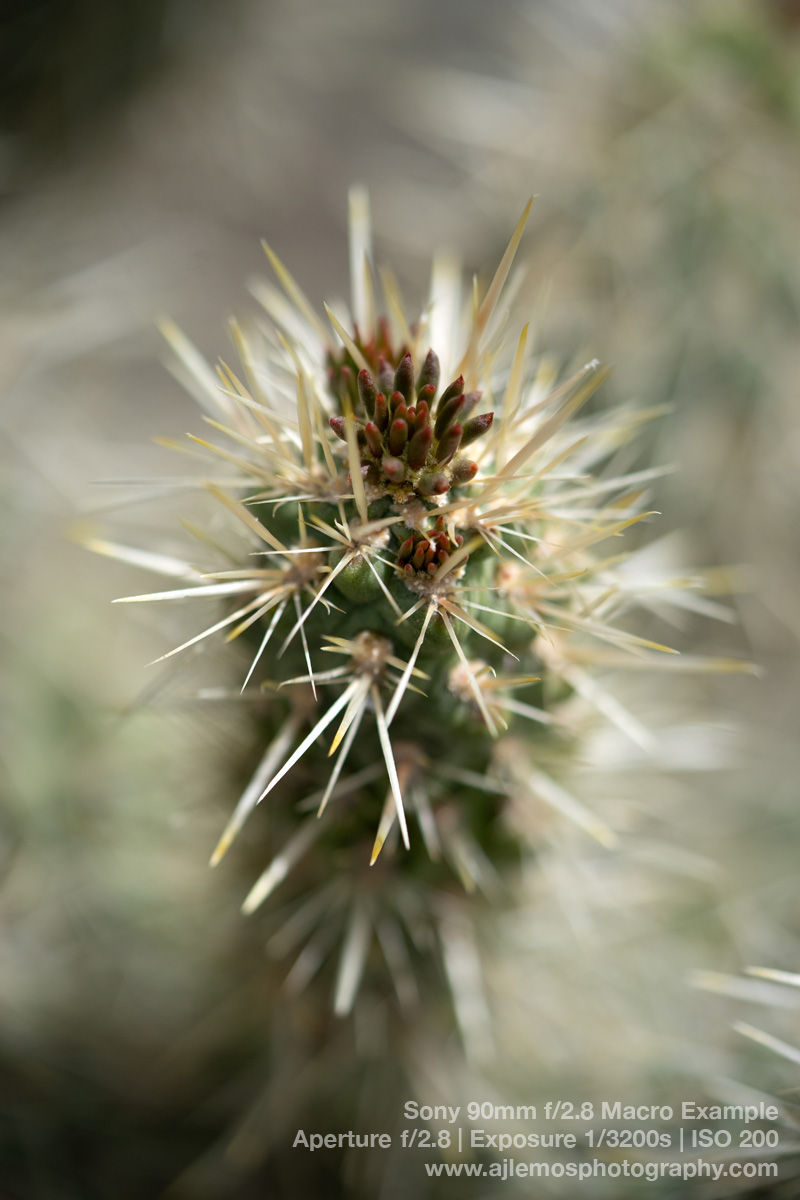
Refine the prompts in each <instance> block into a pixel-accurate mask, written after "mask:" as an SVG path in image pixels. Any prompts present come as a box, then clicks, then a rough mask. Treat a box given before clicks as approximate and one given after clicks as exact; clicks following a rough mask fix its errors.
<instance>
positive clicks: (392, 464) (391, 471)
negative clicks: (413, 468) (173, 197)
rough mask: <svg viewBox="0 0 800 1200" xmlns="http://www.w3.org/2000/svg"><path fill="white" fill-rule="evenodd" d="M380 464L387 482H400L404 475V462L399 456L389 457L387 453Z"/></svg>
mask: <svg viewBox="0 0 800 1200" xmlns="http://www.w3.org/2000/svg"><path fill="white" fill-rule="evenodd" d="M381 466H382V467H383V473H384V475H385V476H386V478H387V479H388V480H389V483H402V482H403V480H404V479H405V477H406V464H405V463H404V462H403V460H402V459H401V458H391V457H390V456H389V455H387V456H386V458H384V460H383V462H382V463H381Z"/></svg>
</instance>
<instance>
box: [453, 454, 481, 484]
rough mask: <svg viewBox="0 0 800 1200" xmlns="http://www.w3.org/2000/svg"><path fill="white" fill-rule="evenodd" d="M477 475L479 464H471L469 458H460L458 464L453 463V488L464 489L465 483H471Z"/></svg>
mask: <svg viewBox="0 0 800 1200" xmlns="http://www.w3.org/2000/svg"><path fill="white" fill-rule="evenodd" d="M477 474H478V464H477V463H476V462H470V461H469V459H468V458H460V459H459V460H458V462H455V463H453V466H452V468H451V470H450V478H451V479H452V481H453V487H463V486H464V484H465V483H470V482H471V481H472V480H473V479H474V478H475V476H476V475H477Z"/></svg>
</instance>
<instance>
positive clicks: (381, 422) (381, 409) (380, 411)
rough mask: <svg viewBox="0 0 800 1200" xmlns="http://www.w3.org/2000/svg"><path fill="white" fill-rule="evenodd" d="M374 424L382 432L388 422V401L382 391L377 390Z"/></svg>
mask: <svg viewBox="0 0 800 1200" xmlns="http://www.w3.org/2000/svg"><path fill="white" fill-rule="evenodd" d="M375 424H376V425H377V426H378V429H380V431H381V433H383V432H384V430H385V429H386V428H387V426H388V424H389V402H388V401H387V399H386V397H385V396H384V394H383V392H378V394H377V396H376V397H375Z"/></svg>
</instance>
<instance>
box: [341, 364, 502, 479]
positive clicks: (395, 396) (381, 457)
mask: <svg viewBox="0 0 800 1200" xmlns="http://www.w3.org/2000/svg"><path fill="white" fill-rule="evenodd" d="M345 370H346V368H344V367H342V368H340V376H341V374H342V373H343V372H344V371H345ZM439 374H440V372H439V360H438V358H437V356H436V354H434V352H433V350H429V351H428V354H427V356H426V358H425V362H424V363H423V366H422V370H421V371H420V374H419V379H416V380H415V375H414V364H413V361H412V359H411V355H410V354H409V353H405V354H404V355H403V356H402V358H401V359H400V362H399V363H398V365H397V368H396V369H394V370H393V369H392V367H391V365H390V363H389V362H388V361H387V359H386V358H384V357H383V356H382V355H381V356H380V358H379V363H378V383H376V382H375V379H374V377H373V376H372V374H371V373H370V372H369V371H368V370H366V369H364V370H362V371H360V372H359V374H358V379H357V395H358V402H359V403H358V409H357V413H356V414H355V415H356V436H357V440H358V445H359V450H360V453H361V456H362V457H361V465H362V469H363V471H364V476H365V479H366V480H367V481H368V482H370V483H372V484H375V485H380V484H382V483H383V484H387V483H388V484H404V483H408V484H411V485H412V486H413V488H414V490H415V491H416V492H418V493H419V494H420V495H422V496H441V495H443V494H444V493H445V492H447V491H449V489H450V488H451V487H462V486H463V485H464V484H467V483H469V482H470V481H471V480H472V479H474V478H475V475H476V474H477V471H478V465H477V463H475V462H472V461H471V460H470V459H467V458H456V455H457V454H458V453H459V451H460V450H463V449H465V448H466V447H467V446H469V445H470V444H471V443H472V442H474V441H476V440H477V439H478V438H479V437H481V436H482V435H483V434H485V433H487V432H488V431H489V429H490V428H491V425H492V421H493V418H494V414H493V413H482V414H480V415H478V416H472V413H473V411H474V409H475V408H476V407H477V405H478V402H479V401H480V398H481V395H482V393H481V392H465V391H464V377H463V375H459V377H458V379H455V380H453V382H452V383H451V384H450V385H449V386H448V387H446V388H445V389H444V391H443V392H442V394H441V395H440V396H439V399H438V401H436V392H437V389H438V386H439ZM344 382H345V394H346V395H348V396H349V388H347V387H346V384H347V380H345V381H344ZM379 384H380V388H381V389H383V390H379V386H378V385H379ZM330 425H331V428H332V429H333V431H334V433H335V434H336V435H337V437H339V438H341V440H342V441H346V440H347V418H346V416H335V417H331V418H330Z"/></svg>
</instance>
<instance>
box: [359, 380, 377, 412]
mask: <svg viewBox="0 0 800 1200" xmlns="http://www.w3.org/2000/svg"><path fill="white" fill-rule="evenodd" d="M358 394H359V396H360V397H361V403H362V404H363V405H364V411H365V412H366V414H367V418H368V419H372V417H373V416H374V415H375V397H376V396H377V394H378V389H377V387H376V386H375V380H374V379H373V378H372V376H371V375H370V373H369V371H359V372H358Z"/></svg>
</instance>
